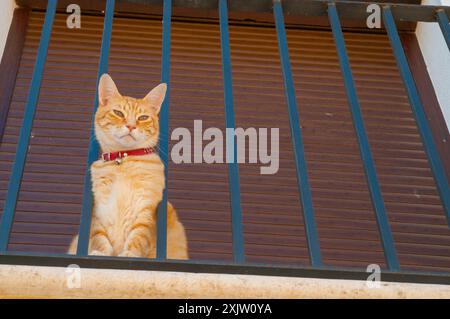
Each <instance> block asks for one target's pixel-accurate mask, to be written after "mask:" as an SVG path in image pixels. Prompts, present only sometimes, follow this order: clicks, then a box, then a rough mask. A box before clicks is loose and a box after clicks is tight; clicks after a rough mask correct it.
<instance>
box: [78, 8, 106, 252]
mask: <svg viewBox="0 0 450 319" xmlns="http://www.w3.org/2000/svg"><path fill="white" fill-rule="evenodd" d="M114 7H115V0H107V2H106V9H105V20H104V23H103V37H102V47H101V51H100V61H99V64H98V72H97V89H96V94H95V99H94V109H93V111H92V129H91V135H90V138H89V151H88V159H87V169H86V174H85V176H84V190H83V206H82V210H81V223H80V234H79V237H78V246H77V255H78V256H86V255H87V254H88V247H89V232H90V229H91V218H92V204H93V196H92V183H91V173H90V172H91V170H90V167H91V165H92V163H93V162H94V161H96V160H97V159H98V154H99V149H100V147H99V145H98V142H97V139H96V138H95V133H94V123H95V112H96V111H97V108H98V83H99V81H100V77H101V76H102V75H103V74H104V73H107V72H108V60H109V48H110V46H111V34H112V25H113V18H114Z"/></svg>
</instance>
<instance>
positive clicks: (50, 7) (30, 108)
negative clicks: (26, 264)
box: [0, 0, 57, 251]
mask: <svg viewBox="0 0 450 319" xmlns="http://www.w3.org/2000/svg"><path fill="white" fill-rule="evenodd" d="M56 4H57V0H49V1H48V3H47V11H46V13H45V21H44V25H43V27H42V32H41V39H40V42H39V49H38V53H37V57H36V63H35V65H34V71H33V77H32V79H31V84H30V89H29V94H28V101H27V104H26V106H25V112H24V116H23V122H22V127H21V129H20V134H19V140H18V142H17V150H16V158H15V161H14V165H13V168H12V171H11V178H10V180H9V185H8V193H7V195H6V201H5V208H4V211H3V215H2V220H1V225H0V251H6V250H7V248H8V242H9V235H10V233H11V227H12V224H13V221H14V213H15V210H16V204H17V197H18V195H19V190H20V185H21V183H22V175H23V169H24V167H25V161H26V158H27V152H28V144H29V142H30V133H31V129H32V127H33V120H34V115H35V113H36V107H37V103H38V101H39V93H40V90H41V83H42V77H43V74H44V67H45V61H46V58H47V51H48V46H49V44H50V37H51V34H52V27H53V21H54V20H55V13H56ZM2 76H7V75H4V74H3V75H2Z"/></svg>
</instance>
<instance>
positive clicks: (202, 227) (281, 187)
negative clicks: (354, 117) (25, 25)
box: [0, 12, 450, 271]
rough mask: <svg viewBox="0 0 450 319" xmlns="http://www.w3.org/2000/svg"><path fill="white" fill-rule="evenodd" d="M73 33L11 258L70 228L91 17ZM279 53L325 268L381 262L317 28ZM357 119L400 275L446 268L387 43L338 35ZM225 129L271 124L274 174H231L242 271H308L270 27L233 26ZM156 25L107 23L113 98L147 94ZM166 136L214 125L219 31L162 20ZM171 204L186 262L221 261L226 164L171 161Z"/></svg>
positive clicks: (89, 98)
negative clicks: (245, 267)
mask: <svg viewBox="0 0 450 319" xmlns="http://www.w3.org/2000/svg"><path fill="white" fill-rule="evenodd" d="M42 22H43V14H42V13H38V12H33V13H32V14H31V16H30V23H29V29H28V34H27V37H26V41H25V48H24V51H23V54H22V59H21V64H20V69H19V74H18V77H17V82H16V88H15V92H14V96H13V100H12V103H11V108H10V112H9V117H8V120H7V124H6V128H5V134H4V137H3V140H2V144H1V148H0V175H1V181H0V188H1V189H0V196H1V201H0V203H1V205H0V209H1V210H3V203H4V198H5V196H6V195H5V194H6V188H7V183H8V179H9V174H10V170H11V164H12V162H13V160H14V152H15V147H16V143H17V136H18V132H19V128H20V125H21V120H22V115H23V108H24V104H25V102H26V99H27V95H28V86H29V82H30V79H31V73H32V70H33V65H34V59H35V55H36V50H37V46H38V41H39V36H40V29H41V26H42ZM82 23H83V25H82V28H81V29H80V30H69V29H67V28H66V26H65V15H61V14H58V15H57V18H56V21H55V26H54V30H53V35H52V40H51V45H50V49H49V53H48V59H47V64H46V70H45V74H44V80H43V84H42V89H41V95H40V100H39V105H38V110H37V114H36V118H35V122H34V126H33V133H32V135H33V138H32V139H31V144H30V149H29V155H28V160H27V164H26V167H25V173H24V178H23V183H22V188H21V191H20V196H19V201H18V204H17V212H16V217H15V223H14V226H13V232H12V236H11V241H10V245H9V249H11V250H15V251H33V252H64V251H65V250H66V249H67V246H68V244H69V242H70V240H71V237H72V236H73V235H74V234H75V233H77V231H78V226H79V219H80V211H81V201H82V195H81V193H82V186H83V185H82V183H83V174H84V170H85V162H86V154H87V147H88V131H89V129H90V125H91V123H90V120H91V111H92V107H93V105H92V104H93V100H94V94H95V81H96V73H97V63H98V59H99V52H100V42H101V33H102V24H103V19H102V18H101V17H96V16H85V17H83V21H82ZM287 35H288V41H289V49H290V54H291V62H292V67H293V73H294V74H293V75H294V81H295V84H296V90H297V101H298V107H299V113H300V122H301V125H302V129H303V134H304V143H305V151H306V159H307V162H308V169H309V177H310V182H311V187H312V195H313V204H314V209H315V213H316V219H317V224H318V233H319V238H320V244H321V248H322V254H323V258H324V262H325V264H326V265H332V266H357V267H366V266H367V265H368V264H371V263H377V264H380V265H382V266H384V265H385V262H384V257H383V250H382V247H381V244H380V238H379V235H378V229H377V224H376V221H375V217H374V213H373V211H372V206H371V201H370V196H369V193H368V190H367V185H366V181H365V177H364V171H363V167H362V163H361V160H360V157H359V151H358V145H357V141H356V138H355V135H354V131H353V126H352V122H351V116H350V113H349V110H348V105H347V100H346V96H345V91H344V86H343V81H342V77H341V74H340V69H339V64H338V60H337V57H336V52H335V48H334V42H333V39H332V36H331V33H330V32H329V31H319V30H304V29H289V30H288V34H287ZM345 38H346V41H347V49H348V52H349V56H350V60H351V63H352V69H353V72H354V76H355V80H356V85H357V89H358V93H359V96H360V102H361V106H362V111H363V116H364V119H365V124H366V128H367V131H368V135H369V140H370V143H371V146H372V150H373V153H374V158H375V164H376V167H377V170H378V175H379V179H380V183H381V187H382V191H383V195H384V198H385V201H386V206H387V210H388V216H389V221H390V224H391V227H392V230H393V234H394V238H395V241H396V248H397V251H398V254H399V259H400V263H401V266H402V268H403V269H417V270H429V271H450V231H449V228H448V226H447V223H446V221H445V217H444V213H443V209H442V206H441V204H440V200H439V196H438V194H437V192H436V187H435V184H434V181H433V178H432V175H431V172H430V168H429V166H428V163H427V159H426V156H425V153H424V151H423V147H422V144H421V141H420V137H419V134H418V132H417V128H416V126H415V122H414V119H413V116H412V114H411V110H410V107H409V104H408V100H407V97H406V94H405V91H404V88H403V86H402V82H401V79H400V76H399V74H398V71H397V68H396V65H395V60H394V57H393V56H392V52H391V49H390V46H389V42H388V39H387V38H386V36H384V35H379V34H364V33H352V32H346V33H345ZM230 42H231V52H232V56H231V59H232V65H233V89H234V98H235V111H236V122H237V126H240V127H243V128H247V127H255V128H259V127H268V128H270V127H279V128H280V169H279V172H278V173H277V174H275V175H260V174H259V165H250V164H245V165H240V177H241V178H240V182H241V195H242V196H241V202H242V209H243V217H244V232H245V234H244V235H245V236H244V238H245V252H246V257H247V260H248V261H252V262H264V263H275V264H296V265H309V257H308V250H307V245H306V239H305V230H304V225H303V219H302V211H301V205H300V201H299V195H298V189H297V181H296V177H295V165H294V162H293V152H292V146H291V140H290V131H289V121H288V114H287V107H286V104H285V97H284V91H283V82H282V74H281V69H280V65H279V56H278V47H277V39H276V34H275V30H274V28H273V27H267V26H266V27H255V26H252V27H250V26H242V25H232V26H230ZM160 62H161V21H159V20H149V19H131V18H115V20H114V26H113V35H112V44H111V55H110V63H109V72H110V73H111V75H112V76H113V78H114V79H115V80H116V81H117V84H118V87H119V89H120V90H121V92H122V93H123V94H125V95H131V96H137V97H139V96H144V94H145V93H147V91H148V90H149V89H150V88H151V87H152V86H154V85H156V84H157V83H159V79H160V71H161V70H160ZM171 85H172V91H171V97H170V102H171V103H170V128H171V130H173V129H174V128H176V127H187V128H189V129H191V131H192V129H193V121H194V120H195V119H201V120H203V126H204V128H206V127H212V126H214V127H218V128H221V129H224V126H225V115H224V106H223V89H222V75H221V53H220V32H219V26H218V25H217V24H207V23H194V22H173V29H172V54H171ZM168 185H169V199H170V201H172V202H173V203H174V205H175V207H176V208H177V210H178V212H179V214H180V218H181V220H182V222H183V223H184V225H185V226H186V229H187V235H188V239H189V246H190V254H191V257H192V258H193V259H207V260H231V258H232V246H231V218H230V204H229V193H228V171H227V166H226V165H225V164H214V165H205V164H181V165H175V164H173V163H170V165H169V180H168Z"/></svg>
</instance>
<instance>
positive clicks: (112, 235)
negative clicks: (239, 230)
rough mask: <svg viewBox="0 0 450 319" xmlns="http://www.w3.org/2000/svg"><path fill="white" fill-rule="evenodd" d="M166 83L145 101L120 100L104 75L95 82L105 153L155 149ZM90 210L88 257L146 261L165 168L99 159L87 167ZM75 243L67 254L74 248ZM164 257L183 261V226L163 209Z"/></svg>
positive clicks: (151, 157) (135, 159) (152, 158)
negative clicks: (89, 171) (91, 209)
mask: <svg viewBox="0 0 450 319" xmlns="http://www.w3.org/2000/svg"><path fill="white" fill-rule="evenodd" d="M165 94H166V84H160V85H158V86H157V87H155V88H154V89H153V90H152V91H151V92H150V93H149V94H148V95H147V96H146V97H145V98H143V99H134V98H131V97H126V96H122V95H120V93H119V91H118V90H117V87H116V85H115V84H114V81H113V80H112V79H111V77H110V76H109V75H108V74H104V75H103V76H102V77H101V79H100V83H99V107H98V110H97V113H96V114H95V134H96V137H97V140H98V141H99V143H100V146H101V148H102V151H103V152H105V153H106V152H118V151H126V150H133V149H140V148H148V147H155V146H156V145H157V142H158V137H159V120H158V113H159V110H160V108H161V104H162V102H163V100H164V96H165ZM91 177H92V190H93V193H94V209H93V216H92V222H91V233H90V242H89V254H90V255H101V256H126V257H149V258H154V257H155V255H156V210H157V206H158V204H159V202H160V201H161V199H162V193H163V189H164V185H165V179H164V165H163V163H162V161H161V159H160V158H159V156H158V155H157V154H156V153H151V154H145V155H134V156H128V157H125V158H124V159H123V160H122V162H121V164H120V165H118V164H117V163H116V162H114V161H103V160H98V161H96V162H94V163H93V164H92V166H91ZM77 241H78V236H76V237H75V238H74V240H73V241H72V244H71V246H70V248H69V253H71V254H74V253H75V252H76V249H77ZM167 257H168V258H172V259H187V258H188V252H187V240H186V234H185V231H184V227H183V225H182V224H181V223H180V222H179V220H178V217H177V213H176V211H175V209H174V208H173V207H172V205H171V204H170V203H168V204H167Z"/></svg>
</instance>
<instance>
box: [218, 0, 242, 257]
mask: <svg viewBox="0 0 450 319" xmlns="http://www.w3.org/2000/svg"><path fill="white" fill-rule="evenodd" d="M219 16H220V43H221V47H222V76H223V88H224V100H225V121H226V127H227V139H226V140H227V153H228V154H227V159H230V160H231V161H229V163H228V179H229V189H230V198H231V221H232V235H233V256H234V261H235V262H236V263H243V262H244V260H245V253H244V235H243V225H242V212H241V193H240V185H239V167H238V164H237V146H236V136H235V135H234V134H232V135H231V134H229V132H231V130H230V129H232V130H234V128H235V117H234V105H233V85H232V83H233V82H232V76H231V57H230V35H229V33H228V7H227V0H220V1H219ZM230 139H232V140H231V143H230ZM229 143H230V144H229ZM229 146H232V147H233V151H232V154H233V157H232V158H229V157H230V156H229V155H230V154H231V153H229Z"/></svg>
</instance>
